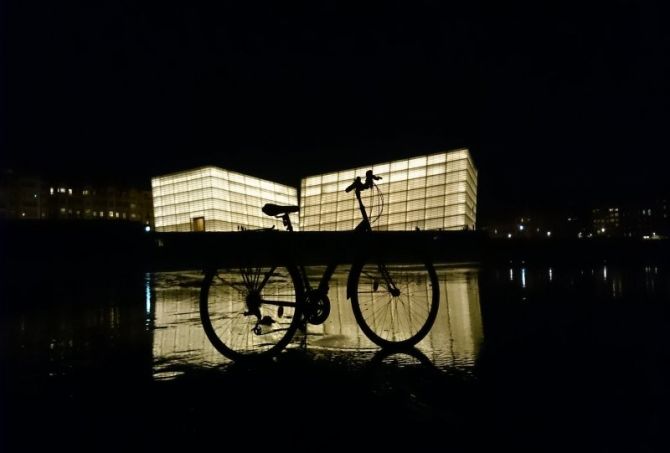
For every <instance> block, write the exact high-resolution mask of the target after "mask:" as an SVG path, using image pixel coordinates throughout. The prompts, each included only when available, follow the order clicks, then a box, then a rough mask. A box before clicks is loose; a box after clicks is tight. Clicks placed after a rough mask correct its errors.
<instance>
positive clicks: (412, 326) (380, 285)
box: [353, 263, 439, 347]
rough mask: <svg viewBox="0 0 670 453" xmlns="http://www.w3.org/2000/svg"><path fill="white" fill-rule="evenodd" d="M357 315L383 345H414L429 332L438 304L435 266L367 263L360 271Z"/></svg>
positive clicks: (358, 273)
mask: <svg viewBox="0 0 670 453" xmlns="http://www.w3.org/2000/svg"><path fill="white" fill-rule="evenodd" d="M357 276H358V278H357V281H356V292H355V294H354V301H353V302H354V304H353V308H354V314H355V315H356V317H357V320H358V322H359V325H360V327H361V329H362V330H363V331H364V333H365V334H366V335H367V336H368V337H369V338H370V339H371V340H372V341H374V342H375V343H377V344H378V345H380V346H384V347H389V346H411V345H414V344H416V343H417V342H419V341H421V339H423V338H424V337H425V336H426V334H427V333H428V332H429V331H430V329H431V327H432V325H433V323H434V321H435V317H436V315H437V308H438V303H439V286H438V282H437V276H436V275H435V271H434V269H433V268H432V266H429V265H421V266H416V265H414V266H410V265H389V264H384V265H380V264H377V263H366V264H364V265H362V266H361V267H360V271H359V272H357Z"/></svg>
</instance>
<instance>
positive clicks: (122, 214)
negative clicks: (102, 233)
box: [59, 208, 139, 219]
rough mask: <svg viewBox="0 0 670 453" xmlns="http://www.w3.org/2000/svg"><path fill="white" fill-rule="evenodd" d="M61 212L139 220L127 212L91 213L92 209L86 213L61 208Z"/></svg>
mask: <svg viewBox="0 0 670 453" xmlns="http://www.w3.org/2000/svg"><path fill="white" fill-rule="evenodd" d="M59 212H60V213H61V214H68V215H76V216H81V215H82V214H83V215H84V216H86V217H89V216H90V217H97V218H101V219H102V218H109V219H136V218H139V216H138V215H137V214H135V213H130V215H129V214H127V213H125V212H119V211H106V212H105V211H91V210H90V209H86V210H84V211H81V210H73V209H67V208H60V209H59Z"/></svg>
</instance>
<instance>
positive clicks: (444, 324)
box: [309, 269, 483, 366]
mask: <svg viewBox="0 0 670 453" xmlns="http://www.w3.org/2000/svg"><path fill="white" fill-rule="evenodd" d="M437 275H438V280H439V282H440V309H439V311H438V313H437V319H436V320H435V324H434V325H433V328H432V329H431V331H430V333H429V334H428V336H427V337H426V338H425V339H424V340H422V341H421V342H420V343H419V344H418V345H417V347H418V348H419V349H420V350H421V351H422V352H423V353H424V354H426V355H427V356H428V357H429V358H430V359H432V360H433V362H435V363H444V362H446V364H447V365H449V364H456V365H461V366H462V365H472V363H473V362H474V359H475V358H476V355H477V353H478V351H479V346H480V344H481V342H482V340H483V329H482V317H481V311H480V307H479V281H478V277H477V272H476V271H474V270H471V269H438V270H437ZM330 283H331V285H330V290H329V293H328V294H329V297H330V301H331V303H332V308H331V312H330V316H329V317H328V319H327V320H326V322H325V323H324V324H322V325H320V326H310V327H309V332H310V334H312V335H313V336H312V337H311V338H310V340H309V345H310V346H316V347H327V348H334V349H360V348H376V346H375V345H374V344H373V343H372V342H371V341H370V340H369V339H368V338H367V337H366V336H365V334H364V333H363V332H362V331H361V330H360V329H359V327H358V324H357V323H356V319H355V318H354V314H353V311H352V310H351V303H350V302H349V301H348V300H347V296H346V292H347V288H346V284H347V273H346V272H337V273H336V274H335V275H334V276H333V279H332V280H331V282H330ZM426 291H428V281H426Z"/></svg>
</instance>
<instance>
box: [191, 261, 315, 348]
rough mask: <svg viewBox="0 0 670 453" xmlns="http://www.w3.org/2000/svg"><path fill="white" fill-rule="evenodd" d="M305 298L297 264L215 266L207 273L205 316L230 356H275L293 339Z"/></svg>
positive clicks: (215, 339)
mask: <svg viewBox="0 0 670 453" xmlns="http://www.w3.org/2000/svg"><path fill="white" fill-rule="evenodd" d="M303 300H304V298H303V288H302V284H301V280H300V276H299V274H298V272H297V270H296V269H295V268H294V267H291V266H284V267H282V266H270V267H246V268H226V269H216V270H212V271H208V272H206V273H205V279H204V281H203V284H202V288H201V290H200V319H201V321H202V325H203V327H204V329H205V333H206V335H207V338H208V339H209V341H210V342H211V343H212V345H214V347H215V348H216V349H217V350H218V351H219V352H221V353H222V354H223V355H225V356H226V357H228V358H230V359H232V360H240V359H245V358H256V357H262V356H270V355H273V354H276V353H278V352H280V351H281V350H282V349H283V348H284V347H286V345H288V343H289V342H290V341H291V339H292V338H293V335H294V333H295V331H296V329H297V328H298V326H299V325H300V322H301V318H302V304H303Z"/></svg>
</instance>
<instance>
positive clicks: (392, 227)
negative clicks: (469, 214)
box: [305, 216, 473, 231]
mask: <svg viewBox="0 0 670 453" xmlns="http://www.w3.org/2000/svg"><path fill="white" fill-rule="evenodd" d="M359 223H360V220H344V221H333V222H319V223H314V224H306V225H305V228H308V229H309V230H312V231H350V230H353V229H354V228H355V227H356V226H357V225H358V224H359ZM465 226H468V228H472V226H473V223H472V222H471V221H469V220H468V219H467V218H466V216H453V217H446V218H435V219H417V220H406V221H403V222H396V223H384V224H380V225H376V226H375V230H377V231H408V230H415V229H416V228H419V229H420V230H424V229H426V230H437V229H444V230H462V229H463V228H464V227H465Z"/></svg>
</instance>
